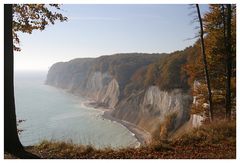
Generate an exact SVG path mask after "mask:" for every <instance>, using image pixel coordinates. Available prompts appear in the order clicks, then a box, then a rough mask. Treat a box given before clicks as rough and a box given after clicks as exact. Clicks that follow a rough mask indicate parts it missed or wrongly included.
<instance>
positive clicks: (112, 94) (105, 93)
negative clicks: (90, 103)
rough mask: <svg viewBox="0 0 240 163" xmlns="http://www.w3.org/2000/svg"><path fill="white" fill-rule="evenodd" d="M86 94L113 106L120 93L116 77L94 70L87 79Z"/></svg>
mask: <svg viewBox="0 0 240 163" xmlns="http://www.w3.org/2000/svg"><path fill="white" fill-rule="evenodd" d="M86 92H87V95H88V96H89V97H91V98H93V99H94V100H96V102H99V103H102V104H105V105H107V106H108V107H110V108H114V107H115V106H116V104H117V103H118V97H119V94H120V90H119V84H118V82H117V80H116V79H114V78H112V77H111V76H110V75H109V74H107V73H101V72H94V73H93V74H92V75H91V76H90V77H89V78H88V81H87V85H86Z"/></svg>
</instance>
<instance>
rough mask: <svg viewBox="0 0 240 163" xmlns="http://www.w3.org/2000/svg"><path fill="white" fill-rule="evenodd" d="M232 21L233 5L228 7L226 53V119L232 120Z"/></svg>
mask: <svg viewBox="0 0 240 163" xmlns="http://www.w3.org/2000/svg"><path fill="white" fill-rule="evenodd" d="M231 19H232V8H231V4H228V5H227V24H226V33H227V37H226V52H227V60H226V67H227V71H226V76H227V80H226V97H225V98H226V100H225V101H226V106H225V107H226V118H227V119H229V120H230V119H231V76H232V43H231V40H232V37H231V32H232V30H231Z"/></svg>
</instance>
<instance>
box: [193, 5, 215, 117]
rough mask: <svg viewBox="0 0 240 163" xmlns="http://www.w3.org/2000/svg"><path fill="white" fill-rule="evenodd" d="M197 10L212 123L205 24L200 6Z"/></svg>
mask: <svg viewBox="0 0 240 163" xmlns="http://www.w3.org/2000/svg"><path fill="white" fill-rule="evenodd" d="M196 8H197V14H198V19H199V23H200V38H201V47H202V57H203V64H204V71H205V80H206V83H207V89H208V102H209V119H210V121H212V120H213V109H212V92H211V84H210V78H209V73H208V66H207V59H206V54H205V45H204V39H203V34H204V33H203V24H202V18H201V13H200V9H199V6H198V4H196Z"/></svg>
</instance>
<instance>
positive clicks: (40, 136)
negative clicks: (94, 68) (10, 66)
mask: <svg viewBox="0 0 240 163" xmlns="http://www.w3.org/2000/svg"><path fill="white" fill-rule="evenodd" d="M45 78H46V73H44V72H15V101H16V113H17V119H18V120H25V121H24V122H22V123H20V125H19V128H20V129H23V130H24V131H23V132H21V134H20V140H21V142H22V143H23V145H33V144H37V143H39V142H41V141H42V140H54V141H55V140H60V141H65V142H72V143H75V144H85V145H86V144H92V145H94V146H96V147H97V148H102V147H108V146H112V147H126V146H136V145H137V144H138V141H137V140H136V138H135V137H134V136H133V134H132V133H131V132H130V131H128V130H127V129H126V128H125V127H124V126H122V125H121V124H119V123H115V122H112V121H110V120H107V119H103V118H102V117H101V114H102V111H100V110H96V109H94V108H90V107H86V106H84V105H83V103H84V102H85V101H84V99H83V98H80V97H76V96H73V95H71V94H68V93H66V92H65V91H63V90H60V89H56V88H53V87H51V86H47V85H44V81H45Z"/></svg>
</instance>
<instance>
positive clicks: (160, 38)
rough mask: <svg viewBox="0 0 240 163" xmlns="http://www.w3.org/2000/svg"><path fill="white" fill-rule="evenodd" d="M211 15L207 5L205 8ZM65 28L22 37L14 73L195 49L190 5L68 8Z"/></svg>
mask: <svg viewBox="0 0 240 163" xmlns="http://www.w3.org/2000/svg"><path fill="white" fill-rule="evenodd" d="M201 9H202V12H206V10H207V5H201ZM62 10H63V11H62V13H63V15H65V16H67V17H68V21H67V22H64V23H56V24H55V25H50V26H48V27H47V28H46V29H45V30H44V31H42V32H40V31H34V32H33V33H32V34H31V35H29V34H22V33H19V36H20V41H21V44H20V46H21V49H22V51H21V52H15V63H14V64H15V70H48V69H49V68H50V66H51V65H52V64H54V63H55V62H59V61H68V60H71V59H74V58H85V57H91V58H95V57H98V56H101V55H111V54H114V53H127V52H146V53H162V52H173V51H176V50H182V49H184V48H185V47H187V46H190V45H192V44H193V43H194V41H195V40H193V39H192V40H189V38H193V37H194V36H195V34H196V33H197V30H196V29H195V27H196V25H195V24H192V23H191V22H192V20H193V17H194V16H193V15H189V14H190V13H191V12H192V11H193V10H194V9H191V7H189V5H96V4H94V5H63V6H62Z"/></svg>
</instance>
